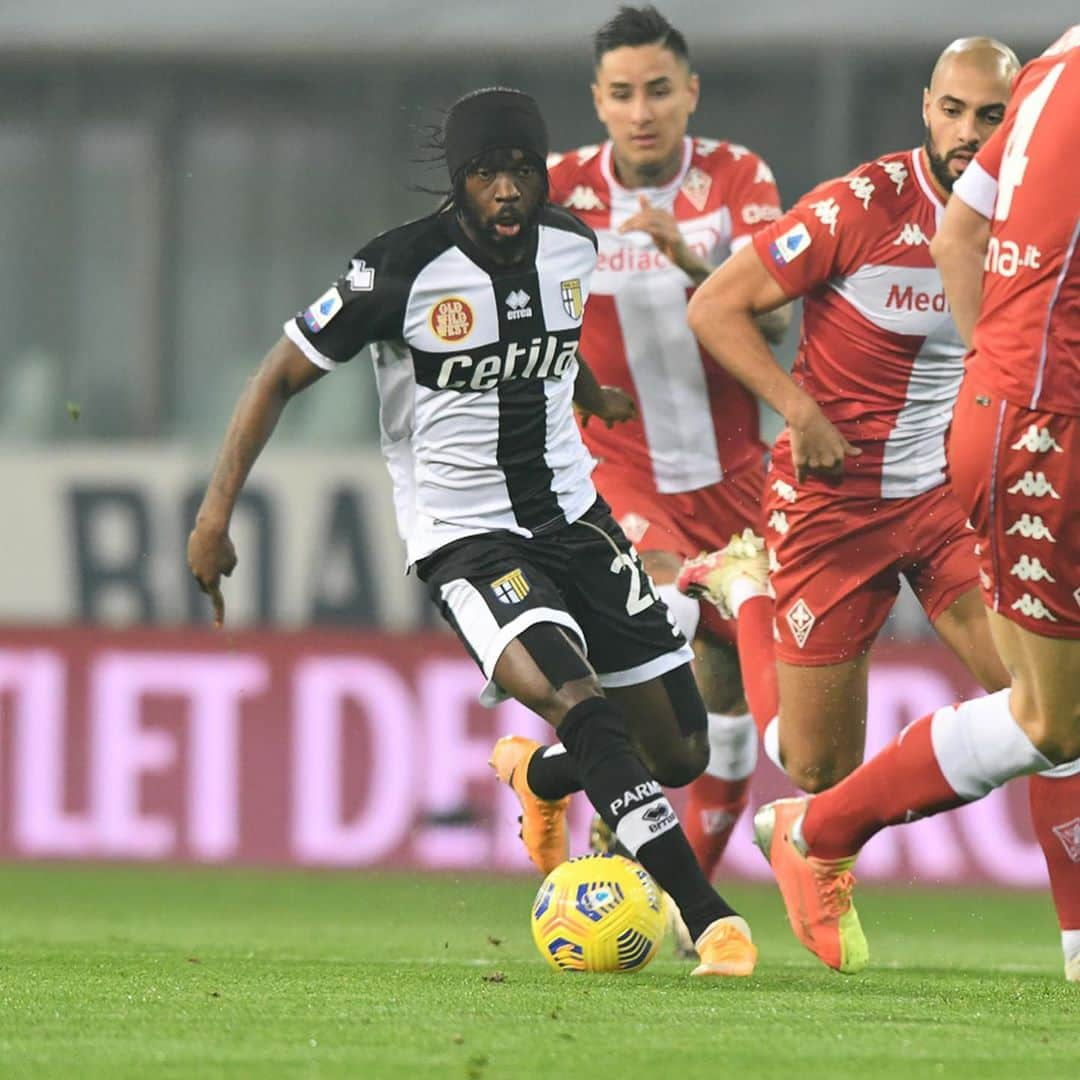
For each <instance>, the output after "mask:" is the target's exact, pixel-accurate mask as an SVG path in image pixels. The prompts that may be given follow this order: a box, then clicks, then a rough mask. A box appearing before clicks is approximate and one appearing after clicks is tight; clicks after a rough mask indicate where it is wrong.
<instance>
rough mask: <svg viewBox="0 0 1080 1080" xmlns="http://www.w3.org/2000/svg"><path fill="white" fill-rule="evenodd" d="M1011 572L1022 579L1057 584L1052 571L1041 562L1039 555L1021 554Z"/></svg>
mask: <svg viewBox="0 0 1080 1080" xmlns="http://www.w3.org/2000/svg"><path fill="white" fill-rule="evenodd" d="M1009 573H1010V574H1013V575H1014V576H1015V577H1018V578H1019V579H1020V580H1021V581H1049V582H1050V583H1051V584H1053V585H1056V584H1057V582H1056V581H1055V580H1054V579H1053V578H1052V577H1051V576H1050V571H1049V570H1047V569H1046V567H1045V566H1043V564H1042V563H1041V562H1039V557H1038V556H1037V555H1036V556H1035V558H1029V557H1028V556H1027V555H1021V556H1020V558H1019V559H1017V560H1016V562H1015V563H1014V564H1013V568H1012V569H1011V570H1010V571H1009Z"/></svg>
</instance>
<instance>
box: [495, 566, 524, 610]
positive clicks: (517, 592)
mask: <svg viewBox="0 0 1080 1080" xmlns="http://www.w3.org/2000/svg"><path fill="white" fill-rule="evenodd" d="M491 591H492V592H493V593H494V594H495V596H496V597H497V598H498V599H499V602H500V603H503V604H520V603H521V601H522V600H524V599H525V597H526V596H528V595H529V583H528V581H526V580H525V575H524V574H523V573H522V572H521V569H520V568H519V567H515V568H514V569H513V570H511V571H510V573H509V574H503V576H502V577H501V578H496V579H495V580H494V581H493V582H492V583H491Z"/></svg>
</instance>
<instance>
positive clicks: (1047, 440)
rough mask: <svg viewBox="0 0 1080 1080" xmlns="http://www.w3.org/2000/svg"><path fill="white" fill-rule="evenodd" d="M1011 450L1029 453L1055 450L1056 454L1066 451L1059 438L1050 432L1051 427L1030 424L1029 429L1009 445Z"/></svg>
mask: <svg viewBox="0 0 1080 1080" xmlns="http://www.w3.org/2000/svg"><path fill="white" fill-rule="evenodd" d="M1009 449H1010V450H1026V451H1027V452H1028V453H1029V454H1045V453H1048V452H1049V451H1050V450H1053V451H1054V453H1055V454H1063V453H1064V452H1065V451H1064V450H1062V449H1061V447H1060V446H1059V445H1058V441H1057V439H1055V438H1054V436H1053V435H1051V434H1050V429H1049V428H1044V427H1039V425H1038V424H1029V425H1028V429H1027V431H1025V432H1024V434H1023V435H1021V436H1020V438H1019V439H1017V440H1016V442H1014V443H1013V444H1012V446H1011V447H1009Z"/></svg>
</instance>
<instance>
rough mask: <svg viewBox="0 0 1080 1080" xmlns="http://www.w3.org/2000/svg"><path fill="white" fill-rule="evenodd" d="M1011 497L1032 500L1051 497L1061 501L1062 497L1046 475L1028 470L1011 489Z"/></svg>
mask: <svg viewBox="0 0 1080 1080" xmlns="http://www.w3.org/2000/svg"><path fill="white" fill-rule="evenodd" d="M1009 494H1010V495H1027V496H1029V497H1032V498H1036V499H1042V498H1044V497H1045V496H1047V495H1049V496H1050V498H1051V499H1060V498H1061V496H1060V495H1059V494H1058V493H1057V492H1056V491H1055V490H1054V485H1053V484H1051V483H1050V481H1049V480H1047V479H1046V473H1044V472H1042V471H1041V470H1040V471H1039V472H1032V471H1031V469H1028V471H1027V472H1026V473H1024V475H1023V476H1021V477H1020V479H1019V480H1017V481H1016V483H1015V484H1013V486H1012V487H1011V488H1009Z"/></svg>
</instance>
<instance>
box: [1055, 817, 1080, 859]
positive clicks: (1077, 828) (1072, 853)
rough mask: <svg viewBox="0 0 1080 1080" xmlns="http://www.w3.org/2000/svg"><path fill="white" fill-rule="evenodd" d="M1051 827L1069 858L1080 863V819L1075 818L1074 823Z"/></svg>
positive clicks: (1069, 822)
mask: <svg viewBox="0 0 1080 1080" xmlns="http://www.w3.org/2000/svg"><path fill="white" fill-rule="evenodd" d="M1051 827H1052V828H1053V830H1054V835H1055V836H1056V837H1057V838H1058V839H1059V840H1060V841H1061V846H1062V847H1063V848H1064V849H1065V852H1066V854H1067V855H1068V856H1069V858H1070V859H1072V861H1073V862H1076V863H1080V817H1074V818H1073V819H1072V821H1066V822H1063V823H1062V824H1061V825H1053V826H1051Z"/></svg>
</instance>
